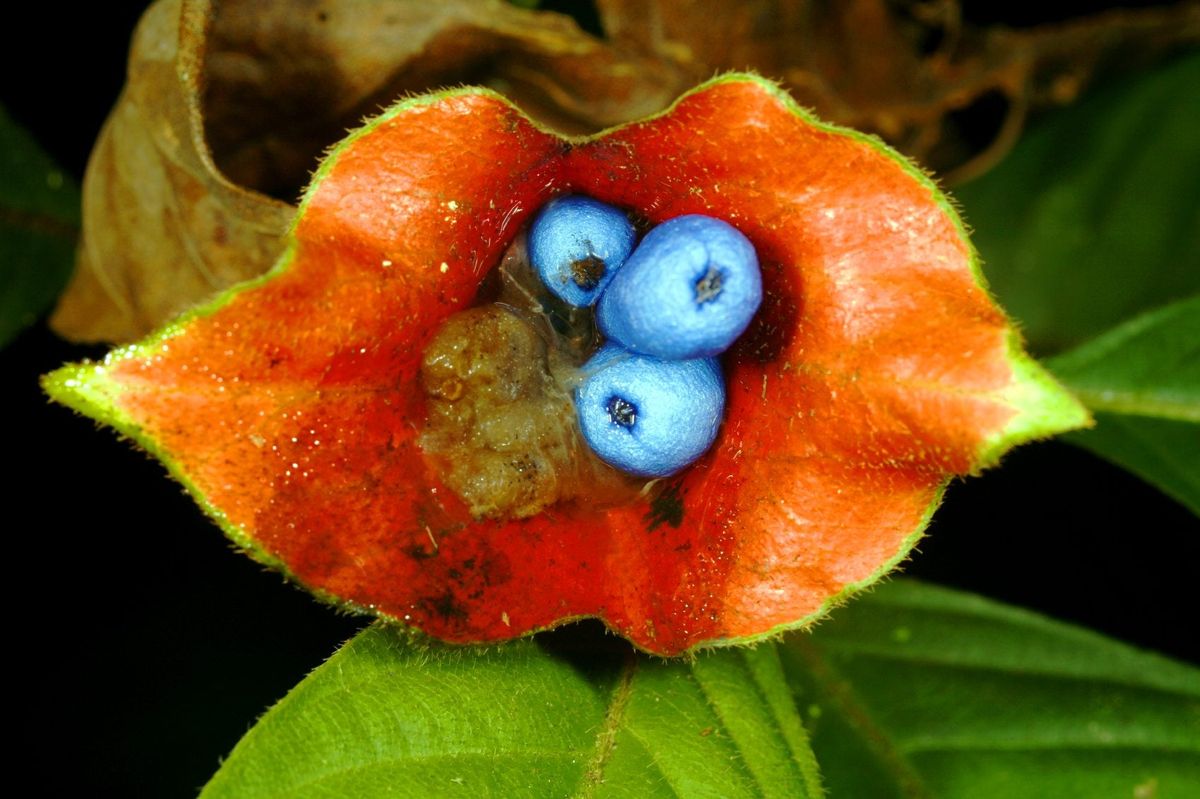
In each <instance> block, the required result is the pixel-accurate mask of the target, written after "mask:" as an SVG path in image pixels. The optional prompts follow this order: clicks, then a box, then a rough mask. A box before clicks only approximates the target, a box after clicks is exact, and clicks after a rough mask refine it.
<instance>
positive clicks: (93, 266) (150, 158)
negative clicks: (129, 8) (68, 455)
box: [51, 0, 1200, 341]
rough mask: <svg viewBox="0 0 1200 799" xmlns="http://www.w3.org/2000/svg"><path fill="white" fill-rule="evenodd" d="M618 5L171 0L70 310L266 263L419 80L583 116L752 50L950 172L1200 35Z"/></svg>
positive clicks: (1191, 3)
mask: <svg viewBox="0 0 1200 799" xmlns="http://www.w3.org/2000/svg"><path fill="white" fill-rule="evenodd" d="M597 9H598V11H599V15H600V23H601V26H602V28H603V29H604V33H605V35H604V37H602V38H601V37H595V36H592V35H590V34H588V33H586V32H584V31H582V30H581V29H580V28H579V26H578V25H576V23H575V22H573V21H572V20H570V19H568V18H567V17H565V16H563V15H560V14H555V13H550V12H538V11H530V10H527V9H523V8H518V7H516V6H514V5H512V4H510V3H508V2H505V1H504V0H447V2H443V3H428V2H420V1H419V0H322V1H321V2H318V1H317V0H255V1H254V2H251V0H226V2H222V3H220V4H219V5H217V6H215V10H214V5H213V3H211V2H210V0H159V2H157V3H156V4H155V5H154V6H152V7H151V9H150V10H149V11H148V12H147V14H146V17H145V18H144V19H143V21H142V24H141V25H140V27H139V30H138V34H137V36H136V38H135V41H134V45H133V52H132V54H131V57H130V70H129V75H130V79H129V83H128V85H127V86H126V88H125V91H124V92H123V94H122V96H121V98H120V100H119V101H118V104H117V107H116V108H115V109H114V111H113V114H112V116H111V117H110V119H109V121H108V123H107V124H106V126H105V128H104V131H103V132H102V134H101V137H100V140H99V141H98V142H97V145H96V151H95V153H94V154H93V158H92V162H91V164H90V165H89V168H88V174H87V177H86V180H85V185H84V203H85V208H84V220H83V226H84V233H83V243H82V246H81V248H80V255H79V263H78V269H77V273H76V275H75V277H74V279H73V281H72V283H71V285H70V286H69V288H68V290H67V292H66V293H65V294H64V296H63V298H62V300H61V302H60V305H59V308H58V310H57V312H56V313H55V315H54V317H53V318H52V320H51V323H52V325H53V326H54V328H55V329H56V330H57V331H58V332H59V333H61V334H62V335H64V336H66V337H68V338H71V339H74V340H84V341H95V340H104V341H124V340H129V339H133V338H136V337H137V336H139V335H142V334H144V333H146V332H148V331H149V330H150V329H152V328H154V327H156V326H157V325H159V324H161V323H163V322H165V321H167V320H168V319H170V318H171V317H173V316H174V315H175V314H176V313H178V312H179V311H181V310H183V309H185V308H187V307H190V306H191V305H193V304H195V303H196V302H199V301H202V300H204V299H205V298H207V297H209V296H211V295H212V294H213V293H215V292H216V291H217V290H219V289H221V288H224V287H226V286H228V285H230V284H231V283H234V282H237V281H239V280H242V279H245V278H248V277H253V276H255V275H258V274H261V273H262V272H263V271H264V270H265V269H266V268H268V266H269V265H270V264H271V263H273V262H274V260H275V258H276V256H277V254H278V252H279V250H280V248H281V246H282V245H281V240H280V236H281V234H282V233H283V231H284V230H285V228H286V226H287V224H288V219H289V218H290V216H291V214H292V212H293V210H294V209H292V208H291V206H289V205H287V204H286V203H288V202H292V201H294V200H295V199H296V198H297V194H298V192H299V190H300V187H302V186H303V185H305V184H306V183H307V181H308V177H309V171H310V170H311V169H312V165H313V164H315V163H316V160H317V158H318V157H319V156H320V154H321V153H322V152H323V150H324V149H325V148H326V147H327V146H329V145H330V144H331V143H333V142H335V141H337V140H338V139H340V138H341V137H342V136H343V134H344V132H345V130H346V129H347V128H350V127H353V126H355V125H356V124H357V123H358V122H359V121H360V120H361V119H362V118H363V117H364V116H366V115H369V114H371V113H373V112H375V111H376V110H377V109H378V108H380V107H382V106H383V105H386V104H387V103H388V102H390V101H391V100H393V99H394V98H395V97H396V96H398V95H401V94H404V93H407V92H418V91H426V90H429V89H432V88H438V87H442V86H447V85H454V84H479V85H485V86H489V87H490V88H492V89H495V90H497V91H499V92H501V93H503V94H505V95H507V96H508V97H510V98H512V99H513V100H514V101H515V102H516V103H517V104H518V105H519V106H520V107H521V108H523V109H524V110H525V111H526V112H527V113H529V114H530V115H531V116H533V117H534V118H535V119H537V120H539V121H540V122H542V123H543V124H546V125H548V126H550V127H551V128H553V129H555V130H558V131H559V132H562V133H568V134H575V133H589V132H594V131H596V130H599V129H601V128H605V127H609V126H612V125H615V124H618V123H621V122H625V121H628V120H631V119H636V118H641V117H644V116H646V115H648V114H651V113H654V112H655V111H658V110H661V109H662V108H664V107H665V106H666V105H667V104H668V103H669V102H670V101H671V100H672V99H673V98H674V97H675V96H677V95H678V94H680V93H681V92H682V91H684V90H686V89H687V88H689V87H691V86H692V85H694V84H696V83H698V82H699V81H700V80H703V79H705V78H707V77H709V76H710V75H712V74H713V73H714V72H716V71H719V70H725V69H753V70H756V71H758V72H760V73H762V74H763V75H765V76H767V77H771V78H775V79H778V80H780V81H781V83H782V84H783V85H784V86H785V87H786V88H787V89H788V90H789V91H790V92H791V93H792V94H793V95H794V96H795V97H796V98H797V99H798V100H799V101H800V102H801V103H802V104H804V105H807V106H810V107H813V108H815V109H816V110H817V112H818V114H819V115H820V116H822V117H824V118H826V119H829V120H831V121H834V122H838V123H841V124H845V125H849V126H853V127H857V128H860V129H864V130H868V131H872V132H875V133H878V134H879V135H881V136H882V137H883V138H884V139H885V140H887V141H888V142H889V143H891V144H893V145H894V146H896V147H897V148H898V149H900V150H901V151H902V152H905V153H906V154H908V155H910V156H913V157H915V158H917V159H918V160H919V161H920V162H921V163H922V164H923V165H925V166H926V167H928V168H930V169H933V170H934V171H937V172H940V173H942V174H943V176H944V177H945V178H947V179H948V180H949V181H950V182H953V181H954V180H955V179H961V178H964V177H968V176H970V175H972V174H976V173H978V172H980V171H982V170H983V169H986V168H987V167H988V166H990V165H991V164H992V163H994V162H995V161H996V160H997V159H998V158H999V157H1001V156H1002V155H1003V154H1004V152H1006V151H1007V148H1008V147H1009V146H1010V145H1011V143H1012V141H1013V140H1015V138H1016V136H1017V135H1018V133H1019V131H1020V129H1021V126H1022V123H1023V120H1024V118H1025V115H1026V113H1027V111H1028V110H1029V109H1030V108H1036V107H1038V106H1039V105H1046V104H1051V103H1060V104H1061V103H1065V102H1069V101H1070V100H1072V99H1074V97H1075V96H1076V95H1077V94H1078V93H1079V92H1080V91H1081V90H1082V88H1083V87H1084V86H1085V85H1086V84H1087V83H1088V81H1089V80H1090V79H1091V77H1092V76H1093V75H1095V74H1097V73H1098V72H1101V71H1104V70H1106V69H1109V68H1113V67H1114V66H1115V65H1137V64H1138V63H1139V62H1144V61H1145V60H1147V59H1148V58H1150V57H1152V56H1156V55H1159V54H1161V53H1163V52H1165V51H1167V50H1169V49H1171V48H1173V47H1177V46H1179V45H1180V44H1182V43H1188V42H1195V41H1196V40H1197V39H1200V2H1197V0H1188V2H1184V3H1180V4H1178V5H1176V6H1172V7H1165V8H1158V9H1148V10H1143V11H1115V12H1110V13H1107V14H1103V15H1099V16H1096V17H1093V18H1090V19H1085V20H1080V21H1077V22H1071V23H1065V24H1062V25H1056V26H1043V27H1037V28H1030V29H1026V30H1019V31H1016V30H1008V29H1003V28H987V29H981V28H977V27H971V26H968V25H964V24H963V23H962V21H961V19H960V16H959V12H958V4H957V3H956V2H954V1H953V0H920V1H917V0H914V2H908V3H896V2H885V0H850V1H849V2H845V3H818V2H803V1H802V0H749V1H748V2H744V3H729V2H723V1H721V0H711V1H710V2H704V1H700V2H686V1H685V0H650V2H640V1H639V2H632V0H598V2H597ZM980 108H982V109H983V110H984V112H985V114H986V115H987V116H988V117H989V120H990V123H991V127H992V128H994V129H991V128H989V127H988V126H987V125H985V126H983V127H984V130H983V131H982V135H980V130H979V129H978V128H979V125H978V124H977V122H978V119H977V115H974V116H973V115H972V111H973V110H978V109H980ZM964 118H965V119H966V120H967V121H968V122H969V123H970V124H971V125H972V127H973V131H972V133H973V135H971V136H965V135H964V133H963V130H962V123H963V121H964ZM272 198H275V199H272Z"/></svg>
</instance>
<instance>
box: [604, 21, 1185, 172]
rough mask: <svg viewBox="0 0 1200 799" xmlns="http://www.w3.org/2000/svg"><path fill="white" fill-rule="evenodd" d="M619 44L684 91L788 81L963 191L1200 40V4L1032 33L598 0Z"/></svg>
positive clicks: (817, 104) (801, 95)
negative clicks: (1025, 138)
mask: <svg viewBox="0 0 1200 799" xmlns="http://www.w3.org/2000/svg"><path fill="white" fill-rule="evenodd" d="M597 6H598V8H599V10H600V15H601V20H602V24H603V25H604V29H605V31H606V32H607V34H608V35H609V36H610V37H611V38H612V39H613V40H614V41H619V42H621V43H622V44H623V46H624V47H627V48H633V49H637V50H640V51H642V52H651V53H657V54H658V56H659V57H660V58H661V59H662V60H664V61H668V62H671V63H673V64H674V65H675V67H676V69H675V71H674V72H675V74H681V75H683V76H684V77H685V83H686V84H690V83H692V82H695V80H697V79H700V78H703V77H706V76H708V75H710V74H712V73H713V72H714V71H720V70H725V69H753V70H756V71H758V72H761V73H762V74H764V75H766V76H767V77H771V78H775V79H778V80H780V81H781V83H782V84H783V85H784V86H785V87H787V89H788V90H789V91H790V92H791V93H792V95H793V96H795V97H796V98H797V99H798V100H799V101H800V102H801V103H803V104H805V105H808V106H811V107H812V108H814V109H815V110H816V111H817V113H818V114H819V115H820V116H822V117H824V118H826V119H829V120H831V121H833V122H838V123H840V124H843V125H848V126H850V127H854V128H858V129H860V130H867V131H871V132H874V133H877V134H878V135H880V136H881V137H882V138H884V139H885V140H886V141H888V142H889V143H890V144H892V145H893V146H895V147H897V148H898V149H899V150H901V151H902V152H904V153H906V154H908V155H910V156H913V157H914V158H916V159H917V160H918V161H920V162H921V163H922V164H924V165H925V166H926V167H928V168H930V169H932V170H934V171H935V172H939V173H942V174H943V176H944V177H946V178H947V179H948V180H950V181H951V182H953V181H954V180H956V179H965V178H967V177H969V176H971V175H973V174H977V173H979V172H981V171H983V170H984V169H986V168H987V167H988V166H990V165H991V164H992V163H994V162H995V161H996V160H998V159H999V158H1000V157H1002V156H1003V155H1004V153H1005V152H1007V151H1008V148H1009V147H1011V145H1012V143H1013V142H1014V141H1015V139H1016V137H1017V135H1018V134H1019V132H1020V130H1021V128H1022V126H1023V123H1024V119H1025V116H1026V114H1027V112H1028V111H1030V110H1034V109H1037V108H1039V107H1042V106H1047V105H1056V104H1057V105H1061V104H1065V103H1067V102H1070V101H1072V100H1074V99H1075V97H1076V96H1077V95H1078V94H1079V92H1080V91H1081V90H1082V89H1083V88H1084V87H1085V86H1086V85H1087V83H1088V82H1089V81H1090V80H1092V78H1093V77H1094V76H1096V75H1097V74H1101V73H1103V72H1105V71H1107V70H1111V69H1113V68H1114V67H1118V66H1119V67H1122V68H1125V69H1128V68H1130V67H1138V66H1142V65H1143V64H1144V62H1146V61H1147V60H1148V59H1150V58H1153V57H1157V56H1161V55H1162V54H1163V53H1165V52H1168V51H1170V50H1172V49H1177V48H1179V47H1181V46H1186V45H1188V44H1195V43H1196V42H1197V41H1200V3H1197V2H1195V0H1188V2H1182V3H1179V4H1177V5H1175V6H1172V7H1164V8H1153V9H1144V10H1137V11H1132V10H1131V11H1124V10H1121V11H1113V12H1109V13H1106V14H1099V15H1097V16H1094V17H1091V18H1086V19H1081V20H1077V21H1072V22H1069V23H1063V24H1059V25H1045V26H1041V27H1036V28H1030V29H1025V30H1012V29H1007V28H1002V27H992V28H979V27H974V26H971V25H967V24H964V22H963V20H962V18H961V14H960V10H959V3H958V2H957V0H910V2H888V1H887V0H846V1H845V2H837V3H825V2H813V1H812V0H747V1H746V2H739V3H727V2H721V0H648V1H647V0H598V2H597Z"/></svg>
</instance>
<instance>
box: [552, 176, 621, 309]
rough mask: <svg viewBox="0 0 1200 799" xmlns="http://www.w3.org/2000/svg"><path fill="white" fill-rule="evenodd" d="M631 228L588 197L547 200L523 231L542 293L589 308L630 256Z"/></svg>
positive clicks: (615, 212)
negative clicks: (525, 232)
mask: <svg viewBox="0 0 1200 799" xmlns="http://www.w3.org/2000/svg"><path fill="white" fill-rule="evenodd" d="M634 239H635V233H634V230H633V224H632V223H630V221H629V218H628V217H627V216H625V214H624V212H623V211H621V210H620V209H619V208H614V207H613V206H611V205H606V204H605V203H602V202H598V201H596V200H593V199H591V198H590V197H582V196H580V195H568V196H565V197H559V198H557V199H555V200H551V201H550V202H549V203H547V204H546V206H545V207H544V208H542V210H541V211H540V212H539V213H538V215H537V219H535V220H533V226H532V227H531V228H530V230H529V262H530V263H531V264H532V265H533V268H534V271H536V272H537V274H538V277H540V278H541V279H542V283H544V284H545V285H546V288H548V289H550V291H551V292H553V293H554V294H555V296H557V297H558V298H559V299H561V300H563V301H564V302H566V303H568V304H570V305H574V306H576V307H585V306H589V305H592V304H594V303H595V302H596V300H597V298H599V296H600V293H601V292H603V291H604V288H605V286H607V285H608V283H609V281H611V280H612V278H613V275H614V274H616V272H617V270H618V269H620V268H621V264H623V263H625V259H626V258H628V257H629V253H630V251H632V250H633V243H634Z"/></svg>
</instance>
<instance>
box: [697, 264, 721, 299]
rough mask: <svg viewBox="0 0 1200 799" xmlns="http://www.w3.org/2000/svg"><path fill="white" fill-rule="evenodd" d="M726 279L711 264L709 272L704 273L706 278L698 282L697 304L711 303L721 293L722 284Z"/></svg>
mask: <svg viewBox="0 0 1200 799" xmlns="http://www.w3.org/2000/svg"><path fill="white" fill-rule="evenodd" d="M723 282H724V278H722V277H721V273H720V272H719V271H717V268H716V267H715V266H712V265H711V264H710V265H709V267H708V271H707V272H705V273H704V277H702V278H700V279H699V280H697V281H696V304H697V305H703V304H704V303H706V302H711V301H712V300H715V299H716V298H717V295H719V294H720V293H721V284H722V283H723Z"/></svg>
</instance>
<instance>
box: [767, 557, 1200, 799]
mask: <svg viewBox="0 0 1200 799" xmlns="http://www.w3.org/2000/svg"><path fill="white" fill-rule="evenodd" d="M780 651H781V655H782V657H783V661H784V668H785V669H786V671H787V673H788V676H789V679H791V681H792V684H793V687H794V690H795V694H796V699H797V705H798V706H799V707H801V708H804V709H805V710H804V712H805V715H806V718H805V722H806V725H807V726H808V729H809V730H810V731H811V733H812V743H813V749H814V751H815V752H816V754H817V759H818V761H819V762H820V763H821V770H822V774H823V776H824V778H825V782H826V785H827V787H828V790H829V793H830V795H831V796H834V797H841V796H845V797H872V799H887V798H888V797H938V799H953V798H956V797H963V799H991V797H996V799H1012V797H1035V796H1036V797H1041V796H1046V797H1060V796H1061V797H1089V798H1090V797H1134V798H1136V797H1147V798H1148V797H1153V798H1154V799H1172V797H1180V798H1181V799H1186V798H1188V797H1196V796H1200V735H1197V730H1200V672H1197V671H1196V670H1195V669H1192V668H1188V667H1186V666H1183V665H1180V664H1178V663H1175V662H1173V661H1170V660H1167V659H1165V658H1162V657H1159V656H1157V655H1153V654H1149V653H1146V652H1141V651H1138V650H1135V649H1132V648H1130V647H1128V646H1125V645H1122V644H1119V643H1116V642H1114V641H1110V640H1108V639H1105V638H1103V637H1101V636H1099V635H1096V634H1094V633H1091V632H1087V631H1085V630H1081V629H1078V628H1075V627H1071V626H1068V625H1065V624H1061V623H1059V622H1054V621H1051V620H1049V619H1045V618H1042V617H1040V616H1037V615H1034V614H1032V613H1028V612H1025V611H1021V610H1017V609H1014V608H1009V607H1006V606H1003V605H1000V604H997V603H995V602H991V601H989V600H985V599H982V598H980V597H975V596H971V595H969V594H962V593H959V592H956V591H950V590H947V589H944V588H935V587H932V586H926V585H921V584H918V583H914V582H910V581H906V580H905V581H896V582H894V583H891V584H889V585H886V586H883V587H881V588H880V589H879V590H877V591H875V592H874V593H872V594H869V595H867V596H864V597H862V598H861V599H860V600H859V601H857V602H855V603H854V604H852V605H850V606H848V607H846V608H843V609H842V610H840V611H838V612H837V613H835V614H834V617H833V619H832V620H831V621H829V622H828V623H826V624H824V625H822V626H821V627H820V628H818V629H817V630H816V631H815V632H814V633H812V634H811V635H796V636H793V637H792V638H790V639H789V645H788V646H787V647H786V648H784V647H781V648H780Z"/></svg>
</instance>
